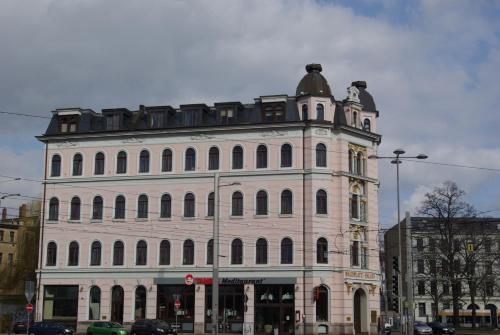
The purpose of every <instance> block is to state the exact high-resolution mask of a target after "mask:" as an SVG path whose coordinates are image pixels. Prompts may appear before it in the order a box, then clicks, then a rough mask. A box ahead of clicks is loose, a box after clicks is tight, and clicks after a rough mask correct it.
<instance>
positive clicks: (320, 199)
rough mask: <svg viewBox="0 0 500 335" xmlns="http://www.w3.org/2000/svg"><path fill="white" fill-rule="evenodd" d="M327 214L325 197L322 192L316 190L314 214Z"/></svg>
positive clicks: (324, 193)
mask: <svg viewBox="0 0 500 335" xmlns="http://www.w3.org/2000/svg"><path fill="white" fill-rule="evenodd" d="M327 213H328V202H327V195H326V192H325V191H324V190H318V191H317V192H316V214H327Z"/></svg>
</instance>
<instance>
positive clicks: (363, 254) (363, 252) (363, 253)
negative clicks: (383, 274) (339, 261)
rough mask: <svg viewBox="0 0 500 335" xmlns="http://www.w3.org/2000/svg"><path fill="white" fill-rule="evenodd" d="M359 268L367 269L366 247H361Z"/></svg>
mask: <svg viewBox="0 0 500 335" xmlns="http://www.w3.org/2000/svg"><path fill="white" fill-rule="evenodd" d="M361 268H362V269H368V249H367V248H361Z"/></svg>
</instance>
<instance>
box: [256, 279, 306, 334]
mask: <svg viewBox="0 0 500 335" xmlns="http://www.w3.org/2000/svg"><path fill="white" fill-rule="evenodd" d="M294 287H295V285H255V299H254V301H255V334H273V333H277V334H293V333H294V331H295V325H296V323H295V322H296V321H298V320H295V308H294V307H295V305H294V293H295V290H294Z"/></svg>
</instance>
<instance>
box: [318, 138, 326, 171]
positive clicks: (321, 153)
mask: <svg viewBox="0 0 500 335" xmlns="http://www.w3.org/2000/svg"><path fill="white" fill-rule="evenodd" d="M316 166H317V167H326V146H325V145H324V144H323V143H318V144H317V145H316Z"/></svg>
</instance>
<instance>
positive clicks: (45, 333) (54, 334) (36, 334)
mask: <svg viewBox="0 0 500 335" xmlns="http://www.w3.org/2000/svg"><path fill="white" fill-rule="evenodd" d="M29 333H30V335H73V334H74V330H73V329H71V328H69V327H66V326H65V325H62V324H60V323H56V322H47V321H42V322H37V323H35V324H34V325H33V327H30V330H29Z"/></svg>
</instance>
